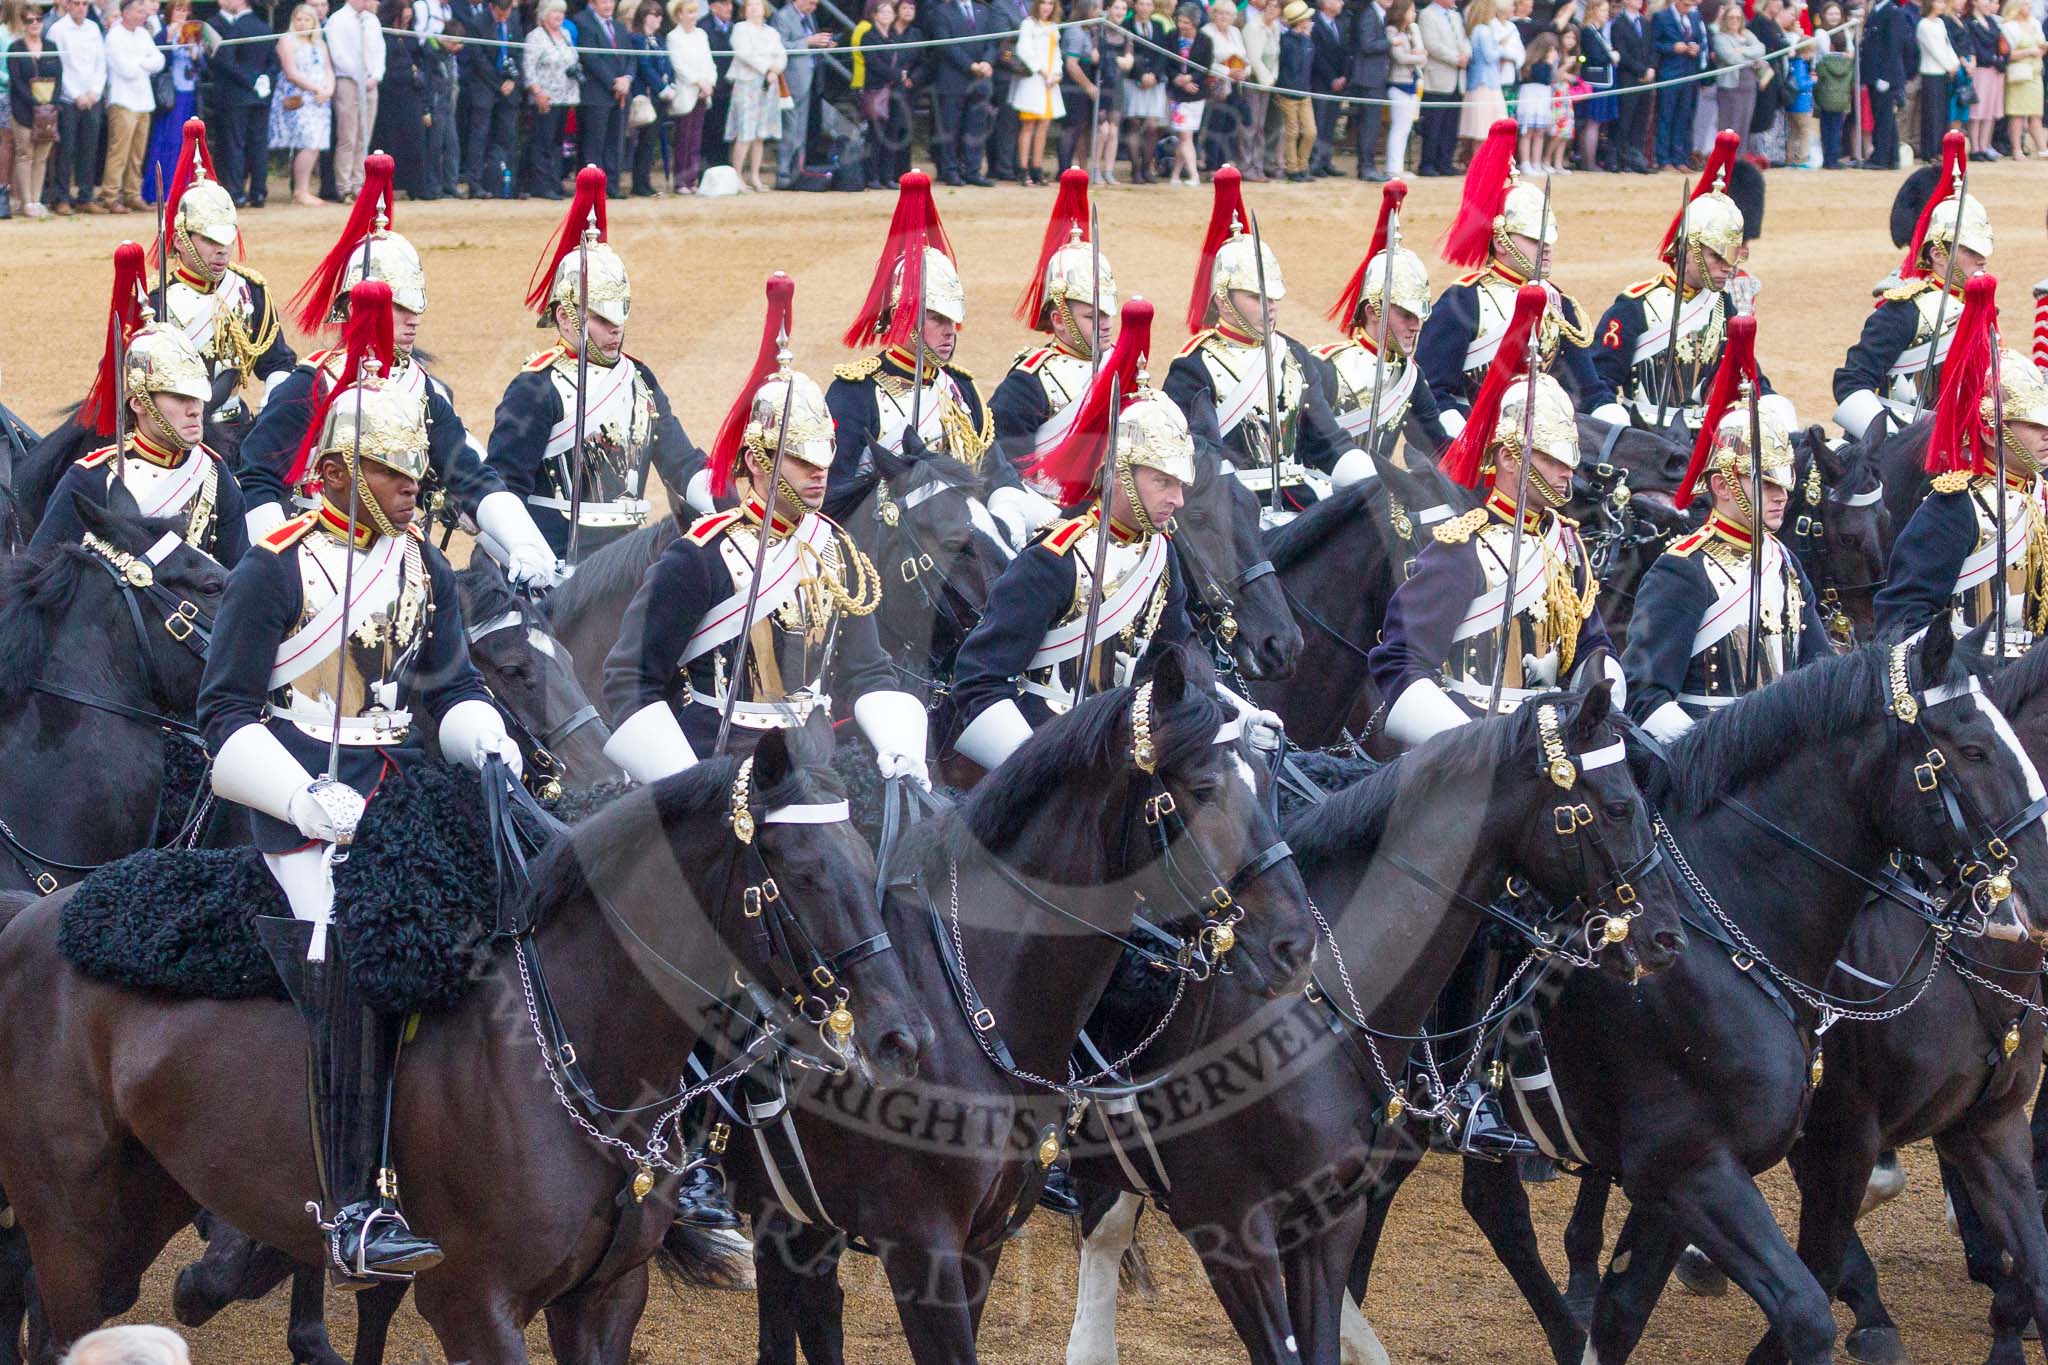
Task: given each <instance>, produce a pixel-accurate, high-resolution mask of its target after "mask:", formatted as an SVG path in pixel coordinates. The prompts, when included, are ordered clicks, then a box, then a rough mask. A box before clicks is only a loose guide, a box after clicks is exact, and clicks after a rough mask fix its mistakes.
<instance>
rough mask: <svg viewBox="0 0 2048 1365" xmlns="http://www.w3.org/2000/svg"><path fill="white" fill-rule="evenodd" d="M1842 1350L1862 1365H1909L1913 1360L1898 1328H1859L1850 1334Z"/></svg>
mask: <svg viewBox="0 0 2048 1365" xmlns="http://www.w3.org/2000/svg"><path fill="white" fill-rule="evenodd" d="M1842 1349H1843V1350H1844V1351H1845V1352H1847V1353H1848V1356H1849V1359H1851V1360H1856V1361H1861V1362H1862V1365H1908V1362H1909V1361H1910V1360H1911V1359H1912V1357H1911V1356H1908V1355H1907V1354H1906V1343H1905V1342H1903V1341H1901V1340H1900V1339H1899V1329H1898V1328H1896V1327H1859V1328H1857V1329H1856V1330H1855V1331H1853V1332H1851V1333H1849V1339H1848V1340H1847V1341H1846V1342H1844V1343H1842Z"/></svg>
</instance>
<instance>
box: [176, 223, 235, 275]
mask: <svg viewBox="0 0 2048 1365" xmlns="http://www.w3.org/2000/svg"><path fill="white" fill-rule="evenodd" d="M186 241H187V243H188V245H186V246H183V247H181V248H179V250H178V254H179V255H180V256H183V257H184V258H185V264H187V265H189V266H191V267H193V268H194V269H196V270H198V271H199V272H200V273H202V274H204V275H208V276H218V275H219V274H220V272H221V271H223V270H225V269H227V266H228V253H229V252H231V251H233V250H234V248H233V247H226V246H222V245H221V244H220V243H219V242H216V241H214V240H213V239H212V238H210V237H201V236H199V235H198V234H197V233H191V234H188V235H187V237H186Z"/></svg>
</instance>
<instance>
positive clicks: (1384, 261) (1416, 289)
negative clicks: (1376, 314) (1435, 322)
mask: <svg viewBox="0 0 2048 1365" xmlns="http://www.w3.org/2000/svg"><path fill="white" fill-rule="evenodd" d="M1390 276H1391V277H1392V278H1391V280H1390V279H1389V277H1390ZM1389 298H1390V299H1392V300H1393V304H1394V307H1396V308H1402V309H1406V310H1407V311H1408V312H1410V313H1413V314H1414V315H1415V316H1416V317H1418V318H1422V319H1424V320H1427V319H1428V317H1429V305H1430V294H1429V267H1428V266H1426V265H1424V264H1423V263H1422V258H1421V257H1420V256H1418V255H1416V254H1415V253H1414V252H1412V251H1410V250H1409V249H1408V248H1407V247H1405V246H1398V247H1394V248H1392V249H1390V250H1387V251H1382V252H1381V253H1380V254H1379V255H1377V256H1375V257H1373V258H1372V259H1371V260H1370V261H1367V262H1366V263H1365V277H1364V279H1362V280H1361V281H1360V282H1359V291H1358V299H1359V302H1360V303H1361V304H1370V305H1371V306H1372V307H1374V308H1377V307H1379V306H1380V302H1381V300H1382V299H1389Z"/></svg>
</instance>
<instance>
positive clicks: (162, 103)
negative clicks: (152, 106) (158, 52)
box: [149, 61, 178, 114]
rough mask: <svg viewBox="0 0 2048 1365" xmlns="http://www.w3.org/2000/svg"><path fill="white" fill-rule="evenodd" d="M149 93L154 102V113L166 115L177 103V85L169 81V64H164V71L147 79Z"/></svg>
mask: <svg viewBox="0 0 2048 1365" xmlns="http://www.w3.org/2000/svg"><path fill="white" fill-rule="evenodd" d="M149 93H150V95H151V96H152V97H153V98H154V99H155V101H156V111H157V112H158V113H159V114H167V113H169V112H170V111H171V109H172V107H173V106H175V105H176V104H177V102H178V84H177V82H176V81H174V80H172V79H171V64H170V63H169V62H168V61H167V62H165V63H164V69H163V70H161V71H159V72H157V73H156V74H155V75H154V76H151V77H150V78H149Z"/></svg>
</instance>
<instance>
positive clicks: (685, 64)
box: [668, 28, 718, 117]
mask: <svg viewBox="0 0 2048 1365" xmlns="http://www.w3.org/2000/svg"><path fill="white" fill-rule="evenodd" d="M668 65H669V70H670V71H672V72H674V73H675V83H676V94H675V98H674V100H673V101H672V102H671V104H670V112H671V113H674V114H675V115H677V117H681V116H682V115H683V114H687V113H689V112H690V111H691V110H692V109H695V108H696V107H697V101H698V99H699V98H701V96H702V88H703V87H704V86H715V85H717V84H718V68H717V66H715V65H714V64H713V63H712V60H711V35H710V34H708V33H706V32H705V31H704V30H703V29H701V28H693V29H681V28H672V29H670V30H669V31H668Z"/></svg>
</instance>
